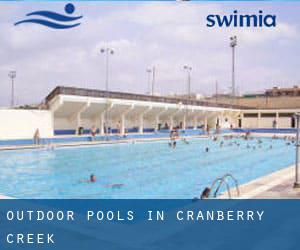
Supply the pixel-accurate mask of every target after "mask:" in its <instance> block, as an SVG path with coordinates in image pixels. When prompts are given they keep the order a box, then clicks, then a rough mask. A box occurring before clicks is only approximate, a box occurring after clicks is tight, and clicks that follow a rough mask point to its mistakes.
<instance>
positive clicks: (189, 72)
mask: <svg viewBox="0 0 300 250" xmlns="http://www.w3.org/2000/svg"><path fill="white" fill-rule="evenodd" d="M183 69H184V70H185V71H186V73H187V92H188V93H187V100H186V111H185V127H186V119H187V115H188V105H189V104H190V101H191V71H192V67H191V66H189V65H184V66H183Z"/></svg>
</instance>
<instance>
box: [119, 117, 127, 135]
mask: <svg viewBox="0 0 300 250" xmlns="http://www.w3.org/2000/svg"><path fill="white" fill-rule="evenodd" d="M125 121H126V118H125V114H122V115H121V129H120V134H121V135H124V134H125Z"/></svg>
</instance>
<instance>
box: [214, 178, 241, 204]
mask: <svg viewBox="0 0 300 250" xmlns="http://www.w3.org/2000/svg"><path fill="white" fill-rule="evenodd" d="M228 178H230V179H232V180H233V181H234V184H235V189H236V193H237V196H240V189H239V183H238V181H237V179H236V178H234V177H233V176H232V174H229V173H227V174H225V175H223V176H222V177H218V178H217V179H215V180H214V182H213V183H212V185H211V187H210V190H211V191H213V190H214V188H215V187H217V188H216V190H215V191H214V193H213V197H214V198H216V197H217V196H218V192H219V191H220V189H221V187H222V185H223V184H225V185H226V189H227V194H228V198H229V199H231V197H232V195H231V191H230V186H229V184H228V181H227V179H228Z"/></svg>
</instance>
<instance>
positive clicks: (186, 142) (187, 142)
mask: <svg viewBox="0 0 300 250" xmlns="http://www.w3.org/2000/svg"><path fill="white" fill-rule="evenodd" d="M182 141H183V142H184V143H185V144H190V142H189V141H188V140H187V139H186V138H183V139H182Z"/></svg>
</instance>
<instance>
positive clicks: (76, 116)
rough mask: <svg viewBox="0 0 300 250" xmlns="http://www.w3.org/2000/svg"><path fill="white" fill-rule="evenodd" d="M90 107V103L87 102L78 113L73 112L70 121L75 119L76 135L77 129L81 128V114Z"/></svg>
mask: <svg viewBox="0 0 300 250" xmlns="http://www.w3.org/2000/svg"><path fill="white" fill-rule="evenodd" d="M89 106H90V102H87V103H86V104H84V105H83V106H82V107H81V108H80V109H79V110H78V112H75V113H74V114H73V115H72V116H71V118H70V120H71V121H73V120H74V119H75V121H76V128H75V130H76V134H77V135H78V134H79V131H78V128H79V127H81V114H82V113H83V112H84V111H85V110H86V109H87V108H88V107H89Z"/></svg>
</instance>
